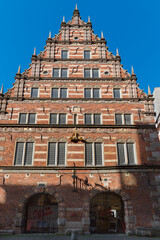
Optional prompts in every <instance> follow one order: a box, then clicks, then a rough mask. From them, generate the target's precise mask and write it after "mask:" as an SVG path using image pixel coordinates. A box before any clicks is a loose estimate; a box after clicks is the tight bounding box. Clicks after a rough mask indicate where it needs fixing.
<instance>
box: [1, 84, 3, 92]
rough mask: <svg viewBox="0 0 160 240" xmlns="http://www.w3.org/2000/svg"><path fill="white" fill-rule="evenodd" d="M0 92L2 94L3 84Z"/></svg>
mask: <svg viewBox="0 0 160 240" xmlns="http://www.w3.org/2000/svg"><path fill="white" fill-rule="evenodd" d="M0 94H3V84H2V87H1V91H0Z"/></svg>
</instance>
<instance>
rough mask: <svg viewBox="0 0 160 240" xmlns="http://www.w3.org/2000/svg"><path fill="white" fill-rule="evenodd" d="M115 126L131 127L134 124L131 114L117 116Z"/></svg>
mask: <svg viewBox="0 0 160 240" xmlns="http://www.w3.org/2000/svg"><path fill="white" fill-rule="evenodd" d="M115 124H116V125H123V124H124V125H131V124H132V118H131V114H115Z"/></svg>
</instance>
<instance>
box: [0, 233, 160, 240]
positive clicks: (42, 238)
mask: <svg viewBox="0 0 160 240" xmlns="http://www.w3.org/2000/svg"><path fill="white" fill-rule="evenodd" d="M51 239H53V240H70V239H71V236H59V235H50V234H32V235H31V234H20V235H10V236H0V240H51ZM138 239H141V240H151V239H154V240H160V237H153V238H151V237H137V236H126V235H123V234H116V235H115V234H104V235H103V234H95V235H88V236H78V240H138Z"/></svg>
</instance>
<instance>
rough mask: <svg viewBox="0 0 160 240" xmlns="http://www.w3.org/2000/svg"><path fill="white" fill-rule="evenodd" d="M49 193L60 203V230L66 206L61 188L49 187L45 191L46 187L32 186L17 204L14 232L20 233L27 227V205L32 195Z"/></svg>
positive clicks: (58, 220) (58, 221)
mask: <svg viewBox="0 0 160 240" xmlns="http://www.w3.org/2000/svg"><path fill="white" fill-rule="evenodd" d="M44 193H45V194H48V195H51V196H53V197H54V199H56V201H57V204H58V219H57V223H58V232H59V229H60V228H61V225H64V216H65V207H64V200H63V198H62V196H61V193H60V191H59V189H49V188H46V189H45V191H44V188H37V187H36V188H32V189H29V190H27V191H26V192H25V194H24V195H23V196H22V198H21V199H20V200H19V203H18V205H17V209H16V216H15V219H14V232H15V233H16V234H18V233H24V232H25V228H26V206H27V203H28V201H29V199H31V198H32V197H33V198H34V196H36V195H38V194H44Z"/></svg>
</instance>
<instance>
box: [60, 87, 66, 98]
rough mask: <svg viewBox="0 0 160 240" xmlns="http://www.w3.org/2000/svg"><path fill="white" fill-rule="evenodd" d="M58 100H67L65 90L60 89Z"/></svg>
mask: <svg viewBox="0 0 160 240" xmlns="http://www.w3.org/2000/svg"><path fill="white" fill-rule="evenodd" d="M60 98H67V88H61V89H60Z"/></svg>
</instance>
